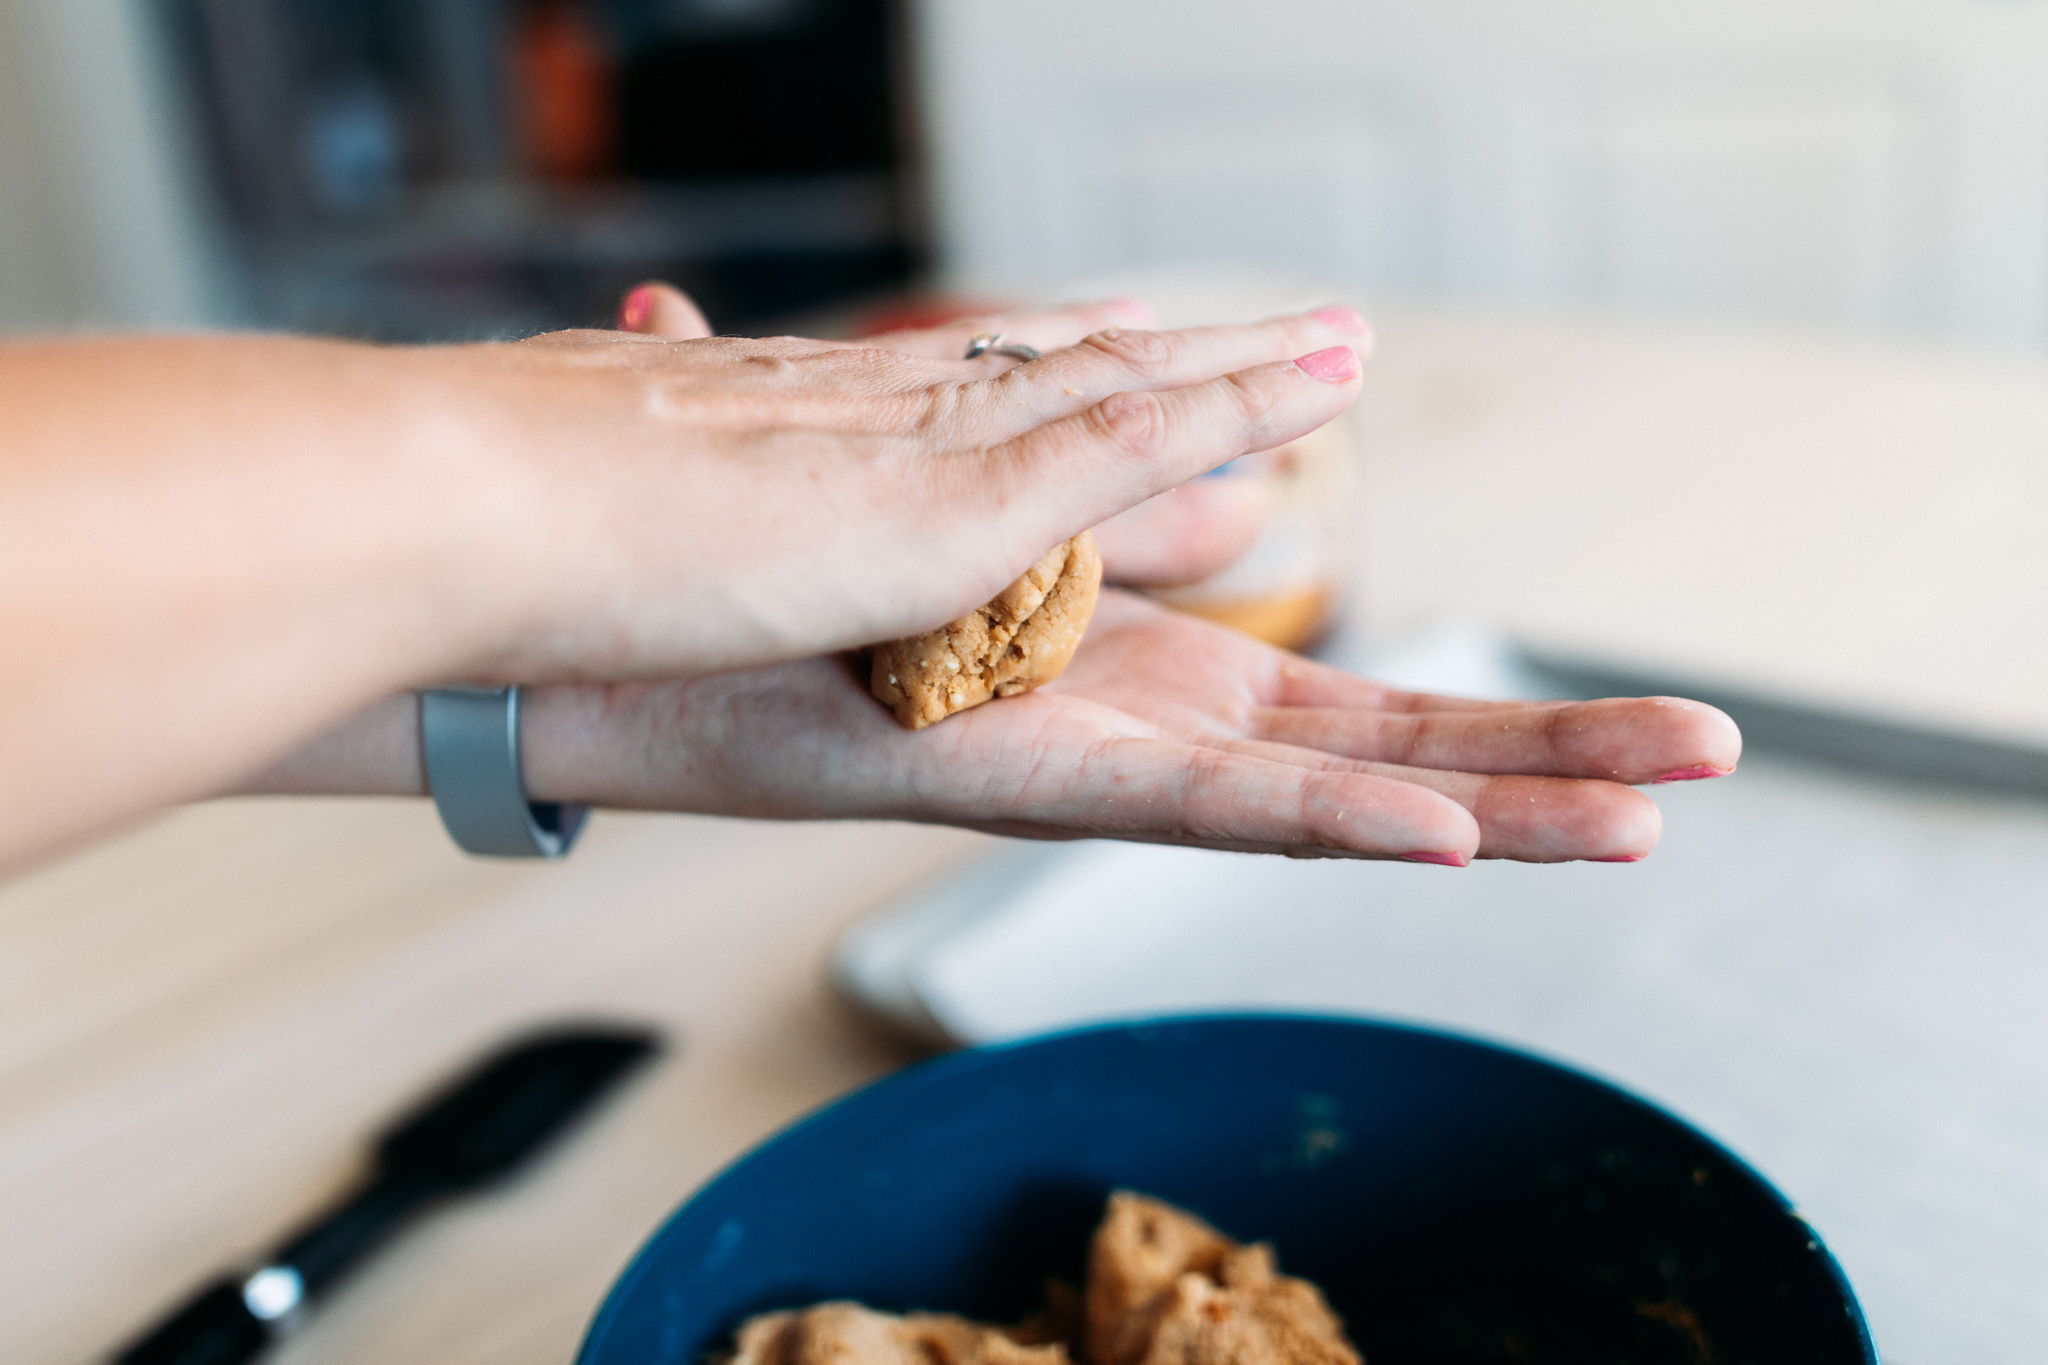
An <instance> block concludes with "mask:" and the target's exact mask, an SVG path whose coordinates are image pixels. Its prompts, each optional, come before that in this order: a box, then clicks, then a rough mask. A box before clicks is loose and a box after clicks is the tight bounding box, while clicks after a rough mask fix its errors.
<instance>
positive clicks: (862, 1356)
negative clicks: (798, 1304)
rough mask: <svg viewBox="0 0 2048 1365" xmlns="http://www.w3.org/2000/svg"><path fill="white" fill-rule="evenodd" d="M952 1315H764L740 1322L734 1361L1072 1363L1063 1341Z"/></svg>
mask: <svg viewBox="0 0 2048 1365" xmlns="http://www.w3.org/2000/svg"><path fill="white" fill-rule="evenodd" d="M1019 1335H1022V1334H1021V1333H1018V1332H1016V1331H1014V1329H1006V1328H1000V1327H988V1326H984V1325H983V1324H981V1323H978V1322H970V1321H969V1320H968V1319H966V1318H961V1317H955V1316H953V1315H952V1314H950V1313H911V1314H908V1315H906V1316H903V1317H897V1316H895V1315H893V1314H890V1313H877V1312H875V1311H874V1310H873V1309H871V1308H863V1307H862V1306H861V1305H860V1304H857V1303H821V1304H818V1305H817V1306H815V1307H812V1308H801V1309H790V1310H787V1311H784V1312H780V1313H763V1314H761V1315H760V1316H759V1317H755V1318H749V1319H748V1320H747V1322H746V1323H745V1324H744V1325H742V1326H741V1328H740V1331H739V1340H738V1343H737V1345H736V1348H735V1349H734V1351H733V1354H732V1355H731V1357H730V1358H729V1362H728V1365H1072V1362H1071V1361H1070V1360H1069V1358H1068V1356H1067V1348H1066V1347H1065V1346H1063V1345H1060V1344H1059V1343H1057V1342H1053V1343H1049V1344H1045V1345H1027V1344H1025V1343H1023V1342H1020V1341H1018V1340H1017V1339H1016V1338H1017V1336H1019Z"/></svg>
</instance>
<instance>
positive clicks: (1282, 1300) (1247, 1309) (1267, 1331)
mask: <svg viewBox="0 0 2048 1365" xmlns="http://www.w3.org/2000/svg"><path fill="white" fill-rule="evenodd" d="M1087 1312H1088V1323H1087V1346H1088V1355H1089V1357H1090V1359H1091V1360H1092V1361H1093V1362H1094V1365H1362V1362H1361V1360H1360V1358H1359V1354H1358V1352H1357V1351H1356V1350H1355V1349H1353V1347H1352V1345H1351V1343H1350V1342H1349V1341H1348V1340H1346V1339H1345V1336H1344V1324H1343V1323H1342V1322H1341V1321H1339V1320H1338V1317H1337V1315H1336V1314H1335V1313H1333V1312H1331V1311H1330V1306H1329V1305H1328V1304H1327V1303H1325V1302H1324V1301H1323V1295H1322V1291H1320V1290H1318V1289H1317V1288H1316V1287H1315V1286H1314V1285H1312V1284H1310V1283H1309V1282H1308V1281H1307V1280H1300V1279H1295V1278H1293V1277H1292V1276H1288V1275H1282V1274H1280V1273H1279V1270H1278V1268H1277V1267H1276V1266H1275V1264H1274V1261H1273V1249H1272V1248H1271V1247H1269V1246H1267V1245H1265V1244H1264V1243H1259V1244H1257V1245H1253V1246H1242V1245H1240V1244H1238V1243H1236V1242H1233V1241H1231V1240H1230V1239H1229V1238H1228V1237H1225V1236H1224V1235H1223V1234H1222V1233H1220V1232H1218V1231H1216V1229H1214V1228H1212V1227H1210V1226H1209V1225H1208V1224H1207V1223H1204V1222H1203V1221H1202V1220H1200V1219H1199V1218H1196V1217H1194V1216H1193V1215H1192V1214H1188V1213H1184V1212H1182V1211H1181V1210H1180V1209H1177V1208H1175V1207H1173V1206H1172V1205H1171V1204H1167V1203H1163V1202H1161V1201H1160V1200H1157V1199H1148V1198H1146V1197H1145V1196H1143V1195H1138V1194H1132V1193H1130V1192H1128V1191H1121V1190H1120V1191H1118V1192H1117V1193H1115V1194H1113V1195H1111V1196H1110V1199H1109V1210H1108V1213H1107V1214H1106V1215H1105V1216H1104V1218H1103V1220H1102V1225H1101V1226H1100V1227H1099V1228H1097V1229H1096V1232H1095V1241H1094V1243H1093V1244H1092V1245H1091V1246H1090V1248H1089V1253H1088V1301H1087Z"/></svg>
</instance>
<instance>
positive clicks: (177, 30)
mask: <svg viewBox="0 0 2048 1365" xmlns="http://www.w3.org/2000/svg"><path fill="white" fill-rule="evenodd" d="M159 14H160V18H161V19H162V20H163V22H164V25H165V32H166V37H167V38H168V39H169V43H168V47H169V50H170V52H171V54H172V64H173V66H174V68H175V69H176V74H177V75H178V77H179V84H180V87H181V88H182V90H183V91H184V93H185V95H186V97H187V98H188V99H189V100H190V101H191V103H192V105H193V111H194V113H195V115H196V118H195V124H196V126H197V128H198V129H199V133H200V140H201V142H202V143H203V145H204V150H205V153H206V160H207V165H208V169H209V172H210V175H211V178H212V189H213V192H214V197H215V199H216V200H217V203H218V212H219V218H220V219H221V221H222V225H223V226H224V227H225V229H226V230H227V234H228V237H229V238H230V243H231V251H232V254H233V255H234V256H235V258H236V259H237V260H238V261H239V263H240V266H241V271H242V275H243V278H244V282H245V291H246V295H247V302H246V311H247V312H249V313H250V314H251V315H252V320H253V321H256V322H258V323H261V324H266V325H273V326H280V327H286V328H290V329H293V330H301V331H312V332H324V333H333V334H342V335H355V336H369V337H382V338H391V339H403V340H437V339H448V338H459V337H501V336H508V335H519V334H523V333H528V332H533V331H538V330H544V329H549V328H555V327H563V326H572V325H591V324H603V323H605V322H606V321H607V320H608V319H609V317H610V316H611V310H612V308H613V306H614V304H615V303H616V300H617V298H618V296H619V294H620V292H621V291H622V290H624V289H625V288H627V287H629V286H630V285H632V284H634V283H636V282H637V281H640V280H642V279H647V278H652V277H660V278H666V279H669V280H672V281H674V282H675V283H677V284H679V285H681V286H682V287H684V288H686V289H688V290H690V291H691V292H692V293H694V294H695V295H696V296H697V297H698V299H699V301H700V302H701V303H702V304H703V305H704V307H705V309H706V311H707V312H708V313H709V314H710V316H711V317H712V318H713V320H714V322H715V323H717V324H718V325H719V326H720V327H721V328H723V329H730V330H745V329H747V328H748V327H749V326H750V325H755V324H759V323H762V322H765V321H767V320H770V319H779V318H783V317H787V316H790V315H792V314H796V313H800V312H802V311H805V310H809V309H814V308H817V307H819V306H821V305H824V304H827V303H830V302H833V301H837V300H841V299H846V298H850V297H855V296H859V295H861V294H864V293H868V292H872V291H877V290H880V289H884V288H887V287H889V286H892V285H895V284H897V283H899V282H901V281H903V280H905V279H906V278H908V277H909V276H910V275H911V273H912V272H913V270H914V268H915V266H916V264H917V262H918V260H919V259H920V254H921V253H920V249H919V245H918V241H919V235H920V232H919V224H920V214H919V209H918V206H917V202H916V197H915V195H914V193H913V191H912V187H911V178H910V164H911V163H910V157H909V155H908V152H907V143H908V139H907V138H906V136H905V133H904V130H905V129H906V127H907V126H908V119H907V118H906V115H905V101H904V99H903V95H902V91H903V89H904V86H903V83H902V81H901V80H900V79H899V69H900V62H899V61H898V53H899V48H900V46H901V33H902V25H901V23H900V22H899V19H898V15H897V11H896V7H895V6H894V5H893V4H892V3H891V2H890V0H159Z"/></svg>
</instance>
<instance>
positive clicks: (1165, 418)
mask: <svg viewBox="0 0 2048 1365" xmlns="http://www.w3.org/2000/svg"><path fill="white" fill-rule="evenodd" d="M1027 368H1028V367H1027ZM1358 376H1359V366H1358V358H1357V356H1356V355H1354V354H1353V353H1352V352H1351V351H1350V350H1349V349H1348V348H1345V347H1342V346H1336V347H1330V348H1328V349H1326V350H1323V351H1318V352H1315V353H1313V354H1310V355H1306V356H1303V357H1301V359H1299V360H1294V361H1288V362H1286V363H1284V364H1278V365H1261V366H1259V367H1258V368H1256V369H1251V370H1243V371H1240V372H1238V373H1236V374H1231V375H1225V376H1224V377H1223V378H1221V379H1214V380H1210V381H1208V382H1207V383H1202V384H1195V385H1192V386H1190V387H1187V388H1182V389H1172V390H1168V391H1167V392H1164V393H1152V392H1145V391H1138V392H1126V393H1117V394H1112V395H1111V396H1110V397H1108V398H1106V399H1104V400H1103V401H1102V402H1100V403H1097V404H1095V405H1094V406H1093V407H1090V408H1088V409H1086V410H1085V411H1082V412H1078V413H1075V414H1073V415H1072V416H1069V417H1065V418H1062V419H1060V420H1059V421H1056V422H1051V423H1048V424H1046V425H1045V426H1042V427H1039V428H1037V429H1036V430H1033V431H1029V432H1027V433H1025V434H1024V435H1022V436H1020V437H1018V438H1016V439H1014V440H1011V441H1009V442H1006V443H1005V444H1003V445H1001V446H998V447H997V448H996V449H995V450H994V451H993V452H992V453H993V454H994V455H995V456H996V457H997V459H998V461H1000V462H1001V463H1000V465H998V466H997V467H996V469H993V470H991V471H990V472H991V474H992V475H996V476H995V477H988V478H976V479H973V480H961V481H959V487H960V488H961V489H962V490H963V491H965V490H970V489H971V490H973V491H974V493H975V494H976V496H978V497H979V498H983V499H988V500H990V501H992V502H993V503H994V504H995V507H996V509H998V510H999V511H1007V512H1008V513H1009V514H1010V515H1013V516H1019V517H1029V518H1031V519H1032V522H1033V524H1032V525H1030V526H1028V527H1027V526H1025V525H1022V524H1020V525H1019V528H1018V534H1019V535H1020V536H1024V537H1026V538H1027V539H1029V540H1031V541H1033V542H1037V541H1044V542H1046V543H1050V542H1052V541H1056V540H1059V539H1061V538H1062V537H1064V536H1069V535H1072V534H1074V532H1076V531H1078V530H1080V529H1081V528H1082V527H1085V526H1094V525H1099V524H1100V523H1102V522H1104V521H1106V520H1108V519H1109V518H1110V517H1111V516H1113V515H1115V514H1116V513H1118V512H1121V511H1123V510H1124V509H1125V508H1127V507H1134V506H1136V505H1137V504H1138V503H1140V502H1143V501H1144V500H1145V499H1146V498H1149V497H1151V496H1153V495H1154V494H1157V493H1163V492H1165V491H1166V490H1167V489H1169V488H1173V487H1176V486H1178V485H1180V484H1183V483H1186V482H1187V481H1188V480H1189V479H1192V478H1194V477H1195V476H1196V475H1198V474H1203V473H1206V472H1208V471H1209V470H1211V469H1214V468H1215V467H1216V466H1218V465H1220V464H1223V463H1225V462H1226V461H1229V460H1234V459H1236V458H1237V457H1238V456H1240V455H1244V454H1248V453H1249V452H1252V451H1255V450H1271V449H1273V448H1274V447H1275V446H1281V445H1285V444H1286V443H1287V442H1289V441H1292V440H1294V439H1295V438H1296V437H1299V436H1305V435H1307V434H1308V433H1309V432H1311V431H1314V430H1315V429H1316V428H1317V427H1319V426H1322V425H1323V424H1324V423H1326V422H1328V421H1330V420H1331V419H1332V418H1334V417H1336V416H1337V415H1338V414H1339V413H1340V412H1342V411H1343V410H1344V409H1345V408H1347V407H1349V406H1350V405H1351V402H1352V400H1353V399H1355V398H1356V397H1357V396H1358ZM1001 475H1007V477H1001ZM977 510H983V509H977Z"/></svg>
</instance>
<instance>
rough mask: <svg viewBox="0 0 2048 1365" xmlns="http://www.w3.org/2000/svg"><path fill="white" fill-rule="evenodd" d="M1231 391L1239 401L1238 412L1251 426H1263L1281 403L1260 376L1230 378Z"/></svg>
mask: <svg viewBox="0 0 2048 1365" xmlns="http://www.w3.org/2000/svg"><path fill="white" fill-rule="evenodd" d="M1230 389H1231V393H1232V395H1233V396H1234V397H1235V398H1236V400H1237V410H1238V412H1239V413H1240V414H1241V415H1242V416H1243V417H1244V420H1245V422H1246V423H1247V424H1249V425H1251V426H1255V427H1256V426H1259V425H1261V424H1263V423H1264V422H1265V420H1266V418H1267V417H1269V416H1271V415H1272V412H1273V409H1274V408H1275V407H1277V406H1278V405H1279V402H1280V396H1279V394H1277V393H1276V392H1274V390H1273V386H1272V385H1270V384H1267V383H1265V382H1263V380H1262V378H1261V377H1260V376H1258V375H1254V374H1234V375H1232V376H1230Z"/></svg>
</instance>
